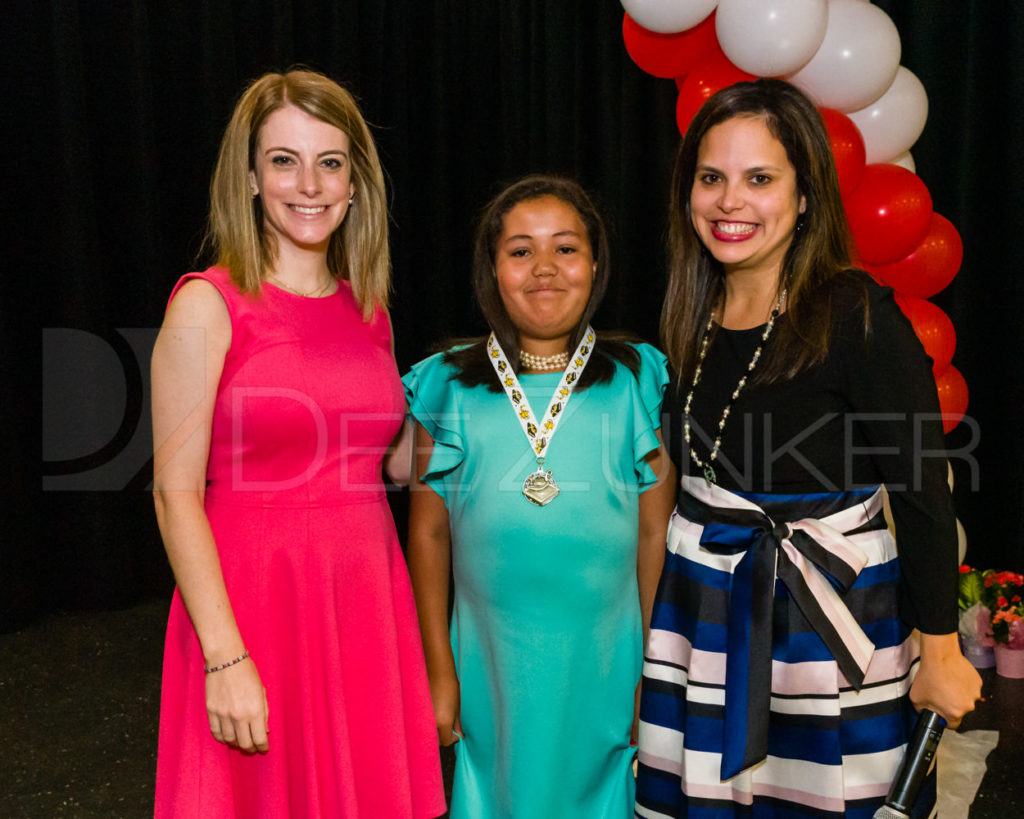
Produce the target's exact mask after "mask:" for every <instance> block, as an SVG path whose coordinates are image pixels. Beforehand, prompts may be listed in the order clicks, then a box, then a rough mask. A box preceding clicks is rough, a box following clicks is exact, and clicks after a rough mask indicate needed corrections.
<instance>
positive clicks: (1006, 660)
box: [996, 645, 1024, 679]
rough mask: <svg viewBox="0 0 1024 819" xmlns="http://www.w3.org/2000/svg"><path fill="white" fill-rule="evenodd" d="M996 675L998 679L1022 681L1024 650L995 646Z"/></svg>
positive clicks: (1023, 675)
mask: <svg viewBox="0 0 1024 819" xmlns="http://www.w3.org/2000/svg"><path fill="white" fill-rule="evenodd" d="M996 673H997V674H998V675H999V676H1000V677H1013V678H1014V679H1024V649H1020V648H1010V647H1009V646H1004V645H996Z"/></svg>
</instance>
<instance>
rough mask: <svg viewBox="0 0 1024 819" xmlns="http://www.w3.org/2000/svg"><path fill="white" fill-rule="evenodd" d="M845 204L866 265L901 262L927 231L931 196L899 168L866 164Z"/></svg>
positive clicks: (918, 182)
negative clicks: (899, 260) (859, 181)
mask: <svg viewBox="0 0 1024 819" xmlns="http://www.w3.org/2000/svg"><path fill="white" fill-rule="evenodd" d="M843 201H844V202H845V204H846V218H847V220H848V221H849V223H850V232H851V233H853V240H854V242H856V244H857V250H858V251H859V255H860V257H861V259H863V260H864V261H865V262H866V263H867V264H888V263H889V262H894V261H896V260H897V259H902V258H903V257H904V256H906V255H907V254H908V253H910V251H912V250H913V249H914V248H915V247H917V245H918V244H920V243H921V240H922V239H924V236H925V234H926V233H927V232H928V224H929V222H930V220H931V216H932V197H931V194H930V193H928V188H926V187H925V184H924V182H922V181H921V180H920V179H919V178H918V176H917V175H916V174H914V173H911V172H910V171H908V170H907V169H906V168H901V167H900V166H899V165H890V164H888V163H881V164H875V165H866V166H865V167H864V178H863V179H862V180H861V183H860V185H858V186H857V188H856V190H854V191H853V193H851V194H850V195H849V196H847V197H846V198H845V199H844V200H843Z"/></svg>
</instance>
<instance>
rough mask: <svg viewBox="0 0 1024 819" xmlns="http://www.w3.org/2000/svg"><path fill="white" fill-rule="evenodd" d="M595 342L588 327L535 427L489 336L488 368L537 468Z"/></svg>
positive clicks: (505, 362) (504, 360) (516, 383)
mask: <svg viewBox="0 0 1024 819" xmlns="http://www.w3.org/2000/svg"><path fill="white" fill-rule="evenodd" d="M594 339H595V335H594V329H593V328H592V327H591V326H590V325H589V324H588V325H587V330H586V332H585V333H584V334H583V340H582V341H581V342H580V344H579V346H578V347H577V348H576V352H575V353H573V354H572V357H571V358H570V359H569V366H568V367H566V368H565V372H564V373H562V379H561V380H560V381H559V382H558V386H557V387H555V391H554V392H553V393H552V394H551V401H550V402H549V403H548V409H547V412H545V413H544V418H543V420H542V421H541V422H540V424H538V423H537V417H536V416H535V415H534V414H533V410H532V409H531V408H530V402H529V401H527V400H526V391H525V390H523V388H522V386H521V385H520V383H519V379H518V378H516V374H515V372H514V371H513V369H512V365H511V364H509V363H508V358H506V357H505V351H504V350H502V349H501V345H500V344H499V343H498V339H496V338H495V337H494V333H491V335H490V337H489V338H488V339H487V355H488V357H489V358H490V361H491V365H492V366H493V367H494V371H495V372H496V373H497V374H498V380H499V381H501V386H502V387H504V388H505V394H506V395H507V396H508V400H509V401H511V402H512V409H514V410H515V412H516V418H518V419H519V425H520V426H521V427H522V428H523V433H524V434H525V435H526V440H527V441H529V442H530V448H531V449H532V450H533V453H534V456H535V457H536V458H537V463H538V464H542V463H543V462H544V453H545V452H546V451H547V448H548V445H549V444H550V443H551V439H552V438H554V437H555V430H556V429H557V428H558V422H559V421H561V420H562V414H563V412H564V410H565V406H566V404H568V403H569V398H570V396H571V395H572V391H573V390H574V389H575V388H576V384H577V383H579V378H580V374H581V373H582V372H583V368H584V367H586V366H587V361H589V360H590V354H591V353H592V352H593V351H594Z"/></svg>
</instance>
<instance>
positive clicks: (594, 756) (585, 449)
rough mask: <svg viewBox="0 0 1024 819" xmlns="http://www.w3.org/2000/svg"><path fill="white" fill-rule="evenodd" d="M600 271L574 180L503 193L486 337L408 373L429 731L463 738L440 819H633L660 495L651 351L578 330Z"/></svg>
mask: <svg viewBox="0 0 1024 819" xmlns="http://www.w3.org/2000/svg"><path fill="white" fill-rule="evenodd" d="M608 275H609V266H608V247H607V240H606V238H605V230H604V226H603V224H602V221H601V218H600V216H599V215H598V212H597V210H596V209H595V207H594V205H593V204H592V203H591V201H590V199H589V198H588V197H587V195H586V194H585V193H584V192H583V190H582V189H581V188H580V187H579V186H578V185H577V184H575V183H574V182H570V181H568V180H564V179H560V178H556V177H549V176H533V177H528V178H526V179H523V180H521V181H519V182H517V183H515V184H513V185H512V186H510V187H508V188H507V189H505V190H504V191H503V192H502V193H501V194H499V195H498V196H497V197H496V198H495V199H494V200H493V201H492V202H491V203H490V204H489V205H488V206H487V208H486V210H485V211H484V214H483V218H482V220H481V222H480V226H479V229H478V231H477V236H476V249H475V255H474V271H473V282H474V288H475V291H476V295H477V301H478V303H479V305H480V308H481V310H482V311H483V313H484V316H485V317H486V319H487V321H488V324H489V325H490V328H491V331H492V332H491V334H490V336H489V337H488V338H485V339H477V340H475V341H472V342H470V343H469V344H466V345H463V346H459V347H455V348H453V349H450V350H449V351H447V352H445V353H439V354H437V355H435V356H432V357H431V358H428V359H426V360H424V361H421V362H420V363H419V364H417V365H416V366H414V367H413V369H412V372H410V373H409V375H407V376H406V379H405V384H406V392H407V395H408V398H409V405H410V411H411V413H412V415H413V417H414V418H415V420H416V421H417V422H418V430H417V432H418V439H417V452H418V455H417V469H416V472H417V474H418V475H420V476H421V477H420V478H419V480H417V481H416V482H415V483H414V485H413V492H412V496H411V509H410V525H409V567H410V571H411V573H412V578H413V587H414V589H415V592H416V603H417V608H418V610H419V615H420V625H421V629H422V632H423V644H424V649H425V652H426V656H427V670H428V674H429V676H430V686H431V694H432V697H433V703H434V712H435V717H436V722H437V730H438V738H439V741H440V742H441V744H443V745H450V744H452V743H454V742H456V741H458V747H457V749H456V753H457V762H456V769H455V783H454V789H453V792H452V813H451V815H452V817H453V818H454V819H486V817H521V816H530V817H559V819H571V817H578V819H601V818H602V817H627V816H630V815H631V814H632V810H633V801H634V780H633V773H632V769H631V765H632V760H633V755H634V749H633V747H632V744H633V737H634V736H635V735H634V733H633V732H634V730H635V720H636V713H635V708H636V705H637V701H636V695H637V693H638V687H637V686H638V681H639V678H640V664H641V661H642V653H643V652H642V640H643V634H644V630H645V628H646V624H647V619H648V614H649V611H650V604H651V601H652V599H653V596H654V588H655V585H656V583H657V578H658V574H659V572H660V562H661V559H662V557H663V555H664V535H665V530H666V527H667V523H668V516H669V513H670V512H671V508H672V482H671V481H670V480H669V479H668V478H667V477H666V476H665V475H664V474H662V473H664V472H665V471H667V470H668V469H670V467H669V465H668V460H667V457H666V456H665V453H664V450H663V448H662V446H661V442H660V436H659V433H658V428H659V426H660V423H659V419H660V412H661V399H662V390H663V389H664V386H665V383H666V381H667V375H666V372H665V366H664V357H663V356H661V354H660V353H658V352H657V351H656V350H654V349H653V348H652V347H650V346H648V345H646V344H634V343H631V342H627V341H626V340H625V339H624V338H623V337H622V336H616V335H614V334H606V333H603V332H602V333H600V334H597V333H595V332H594V330H593V329H592V328H591V327H590V321H591V319H592V317H593V315H594V313H595V311H596V310H597V307H598V305H599V303H600V301H601V296H602V295H603V294H604V291H605V288H606V286H607V282H608ZM534 413H536V415H535V414H534ZM659 476H661V477H662V480H661V481H660V482H659V480H658V477H659ZM450 571H451V572H452V574H453V576H454V591H455V604H454V611H453V614H452V620H451V631H450V635H449V626H448V616H447V615H448V593H449V572H450Z"/></svg>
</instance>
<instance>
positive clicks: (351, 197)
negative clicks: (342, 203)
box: [348, 196, 355, 205]
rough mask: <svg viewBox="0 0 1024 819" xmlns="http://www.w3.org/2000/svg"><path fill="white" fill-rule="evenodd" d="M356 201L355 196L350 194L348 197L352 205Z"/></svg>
mask: <svg viewBox="0 0 1024 819" xmlns="http://www.w3.org/2000/svg"><path fill="white" fill-rule="evenodd" d="M354 201H355V197H354V196H350V197H349V198H348V203H349V204H350V205H351V204H352V202H354Z"/></svg>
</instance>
